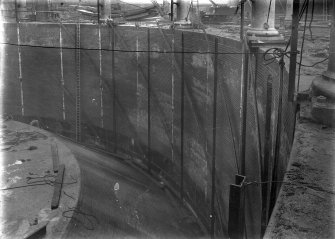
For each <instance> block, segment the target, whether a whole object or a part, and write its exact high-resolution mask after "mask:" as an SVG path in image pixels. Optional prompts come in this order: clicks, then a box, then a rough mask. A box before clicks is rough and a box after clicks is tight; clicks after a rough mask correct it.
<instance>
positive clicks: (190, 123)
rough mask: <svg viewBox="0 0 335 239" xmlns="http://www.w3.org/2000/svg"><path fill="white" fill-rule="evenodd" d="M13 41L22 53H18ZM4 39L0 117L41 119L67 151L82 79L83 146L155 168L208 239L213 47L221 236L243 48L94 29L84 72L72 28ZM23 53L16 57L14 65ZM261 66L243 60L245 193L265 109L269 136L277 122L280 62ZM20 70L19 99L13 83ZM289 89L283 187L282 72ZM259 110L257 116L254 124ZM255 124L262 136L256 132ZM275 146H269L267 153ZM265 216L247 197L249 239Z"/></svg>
mask: <svg viewBox="0 0 335 239" xmlns="http://www.w3.org/2000/svg"><path fill="white" fill-rule="evenodd" d="M99 31H100V38H101V45H100V44H99V42H100V41H99V39H100V38H99ZM17 32H19V35H20V42H19V43H20V44H21V46H20V47H18V46H17V45H16V44H17V43H18V35H17ZM5 33H6V34H5V42H7V43H9V44H8V45H6V46H5V52H6V57H5V68H4V81H5V82H4V87H5V90H4V94H3V107H4V113H5V114H9V115H12V116H13V117H14V118H16V119H19V120H23V121H26V122H29V121H30V120H31V119H39V120H40V122H41V126H42V127H43V128H46V129H49V130H51V131H53V132H56V133H58V134H62V135H65V136H67V137H70V138H73V139H74V138H75V132H76V128H75V122H76V86H77V84H76V79H77V74H78V73H79V74H80V85H81V87H80V99H81V102H80V103H81V122H82V124H81V133H82V134H81V141H82V143H85V144H89V145H91V146H93V147H97V148H102V149H104V150H107V151H111V152H116V153H118V154H119V155H123V156H125V157H127V158H129V159H130V160H132V161H133V162H137V163H139V164H141V165H144V167H146V168H150V170H151V172H153V173H155V174H156V175H158V176H159V177H160V178H161V179H162V180H165V181H166V182H167V183H168V184H169V185H170V186H171V188H173V189H174V190H175V191H177V192H181V193H182V194H183V196H184V197H185V199H186V200H187V201H188V202H189V203H190V204H191V206H192V207H193V209H194V210H195V212H196V213H197V215H198V216H199V218H200V219H201V221H202V222H203V223H204V225H205V226H206V227H207V228H208V229H209V227H210V217H211V215H210V214H211V210H210V209H211V205H210V203H211V198H210V196H211V188H212V187H211V186H212V172H211V165H212V160H213V153H212V148H213V142H212V138H213V135H212V132H213V130H212V128H213V87H214V63H215V61H214V54H210V53H213V52H214V51H215V48H214V42H215V38H217V39H218V51H217V54H218V55H217V56H218V58H217V59H218V61H217V64H218V65H217V66H218V68H217V69H218V87H217V90H218V94H217V125H216V135H217V136H216V152H215V158H216V178H215V186H216V197H215V200H214V201H215V215H214V216H215V233H216V234H217V235H224V236H227V225H228V206H229V185H230V184H232V183H234V177H235V174H237V173H238V172H239V167H240V166H239V164H240V163H239V160H238V154H239V153H238V148H239V141H240V139H239V131H240V128H239V115H240V91H241V89H240V85H241V61H242V56H241V54H239V53H240V52H241V48H242V45H241V43H240V42H238V41H236V40H233V39H229V38H224V37H216V36H214V35H210V34H208V35H207V36H205V35H204V34H203V33H201V32H191V31H183V32H182V31H179V30H170V29H169V30H168V29H158V28H150V29H148V28H135V27H127V26H118V27H108V26H106V25H103V26H101V27H100V30H99V27H98V26H97V25H90V24H82V25H81V27H80V48H81V50H80V52H79V55H80V62H79V61H78V57H76V49H75V48H76V46H78V45H76V39H77V40H78V39H79V38H78V37H77V36H76V25H74V24H63V25H61V24H52V23H48V24H47V23H21V24H20V26H19V31H17V29H16V24H10V23H8V24H5ZM182 38H183V39H184V40H183V41H182ZM34 46H36V47H34ZM99 49H102V50H99ZM148 50H149V51H148ZM18 52H21V53H20V54H21V60H20V61H19V57H18V55H19V54H18ZM182 52H184V54H182ZM208 52H210V53H208ZM77 53H78V52H77ZM258 53H262V51H261V50H259V52H258ZM182 59H184V61H183V62H184V63H182ZM263 61H264V60H263V55H262V54H255V55H253V56H250V66H249V67H250V68H251V69H252V71H251V72H253V75H254V77H251V78H250V79H251V80H250V83H251V84H250V88H249V89H248V118H247V129H248V130H247V142H246V143H247V148H246V177H247V181H260V180H261V167H262V166H261V164H262V160H261V158H262V154H263V153H262V152H263V151H264V142H265V140H264V134H265V131H264V124H265V110H266V105H267V102H271V104H272V122H273V123H272V131H273V132H274V130H275V126H276V122H277V119H276V113H275V112H276V107H277V105H278V78H279V66H278V64H277V63H276V62H274V63H272V64H270V65H265V64H263ZM148 63H149V64H148ZM256 63H257V64H256ZM20 64H21V69H22V88H21V85H20V81H19V79H18V77H19V66H20ZM79 66H80V67H79ZM182 75H184V78H183V79H184V97H183V98H182V94H183V91H182V89H183V87H182ZM62 79H63V81H62ZM269 79H270V80H272V81H269ZM284 79H285V81H284V92H283V94H284V104H283V105H284V106H285V110H284V112H283V118H284V124H283V125H284V126H283V133H282V139H283V140H282V142H283V143H282V145H281V158H280V160H279V164H278V168H277V169H276V172H277V173H278V175H279V176H278V177H279V178H280V177H282V176H283V173H284V170H285V168H286V164H287V158H288V154H289V151H290V146H291V142H292V137H293V134H292V133H293V128H294V123H293V122H294V112H293V106H292V105H290V104H288V102H287V99H286V98H287V97H285V94H287V74H286V72H285V75H284ZM269 82H272V85H271V88H272V89H273V95H272V98H271V99H267V89H269V88H268V86H269V84H270V83H269ZM254 87H256V88H254ZM148 89H150V100H148ZM253 89H256V90H255V92H256V95H255V94H253V92H254V91H253ZM21 92H22V93H23V95H22V97H23V105H21ZM182 99H184V101H182ZM183 102H184V103H183ZM255 102H257V103H255ZM256 104H257V108H258V114H255V112H256V111H255V109H257V108H255V105H256ZM286 106H287V107H286ZM22 107H23V109H24V115H22V111H21V109H22ZM182 109H183V110H184V111H183V113H182ZM256 115H257V117H258V119H259V124H256V120H257V117H256ZM149 117H150V118H149ZM149 119H150V120H149ZM182 120H183V123H182ZM182 124H183V125H184V128H183V135H184V137H183V142H182V139H181V133H182V132H181V127H182ZM257 127H258V128H259V130H260V131H259V133H258V131H257ZM149 131H150V132H149ZM259 136H260V139H261V141H260V142H258V140H257V139H258V137H259ZM274 143H275V142H274V139H272V150H273V148H274V146H273V145H274ZM182 144H183V147H182ZM258 150H260V151H258ZM258 152H261V153H260V155H259V153H258ZM261 206H262V199H261V191H260V187H259V186H257V185H251V186H249V187H247V196H246V225H247V230H248V232H247V233H248V235H254V236H259V234H260V228H261V225H260V224H261Z"/></svg>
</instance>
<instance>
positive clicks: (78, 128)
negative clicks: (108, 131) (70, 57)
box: [75, 22, 81, 142]
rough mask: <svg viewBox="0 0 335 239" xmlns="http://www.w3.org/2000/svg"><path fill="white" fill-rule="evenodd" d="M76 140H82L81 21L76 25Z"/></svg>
mask: <svg viewBox="0 0 335 239" xmlns="http://www.w3.org/2000/svg"><path fill="white" fill-rule="evenodd" d="M75 44H76V141H77V142H80V141H81V85H80V83H81V82H80V22H78V23H77V25H76V43H75Z"/></svg>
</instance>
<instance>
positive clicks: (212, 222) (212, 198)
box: [210, 38, 218, 238]
mask: <svg viewBox="0 0 335 239" xmlns="http://www.w3.org/2000/svg"><path fill="white" fill-rule="evenodd" d="M217 85H218V39H217V38H215V50H214V86H213V128H212V134H213V135H212V136H213V146H212V150H213V151H212V170H211V171H212V193H211V218H210V219H211V238H214V235H215V190H216V188H215V186H216V185H215V176H216V175H215V170H216V168H215V166H216V165H215V160H216V111H217V109H216V108H217Z"/></svg>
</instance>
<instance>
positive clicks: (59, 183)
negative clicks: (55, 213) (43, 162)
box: [51, 164, 65, 210]
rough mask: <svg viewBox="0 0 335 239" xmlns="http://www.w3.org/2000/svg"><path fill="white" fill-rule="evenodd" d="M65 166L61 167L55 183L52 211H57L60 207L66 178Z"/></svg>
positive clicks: (61, 165)
mask: <svg viewBox="0 0 335 239" xmlns="http://www.w3.org/2000/svg"><path fill="white" fill-rule="evenodd" d="M64 171H65V166H64V164H60V165H59V170H58V174H57V177H56V180H55V183H54V193H53V196H52V201H51V209H52V210H53V209H57V208H58V206H59V200H60V195H61V192H62V185H63V178H64Z"/></svg>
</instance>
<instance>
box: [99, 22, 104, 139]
mask: <svg viewBox="0 0 335 239" xmlns="http://www.w3.org/2000/svg"><path fill="white" fill-rule="evenodd" d="M98 28H99V29H98V30H99V34H98V41H99V89H100V127H101V128H104V103H103V90H104V89H103V79H102V45H101V25H100V24H99V25H98ZM99 137H100V136H99Z"/></svg>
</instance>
